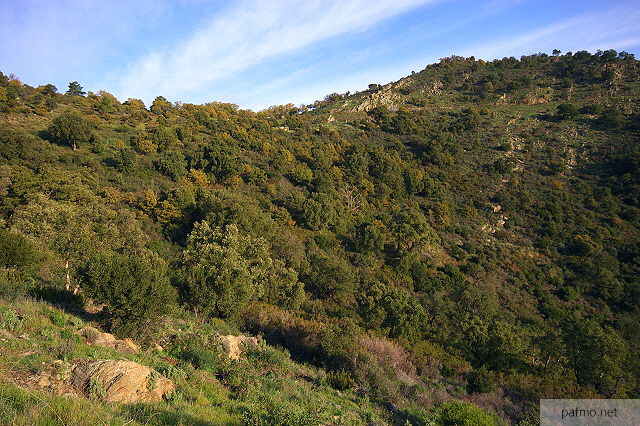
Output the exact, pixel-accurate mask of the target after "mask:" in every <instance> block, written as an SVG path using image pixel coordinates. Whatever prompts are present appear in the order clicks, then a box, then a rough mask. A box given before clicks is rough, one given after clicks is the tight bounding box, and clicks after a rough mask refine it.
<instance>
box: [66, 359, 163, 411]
mask: <svg viewBox="0 0 640 426" xmlns="http://www.w3.org/2000/svg"><path fill="white" fill-rule="evenodd" d="M94 383H98V386H100V387H101V389H100V393H101V397H102V399H103V400H104V401H105V402H123V403H137V402H158V401H162V399H163V398H164V397H166V396H168V395H170V394H172V393H173V392H174V390H175V386H174V384H173V382H172V381H171V380H169V379H167V378H166V377H163V376H161V375H160V374H159V373H157V372H156V371H154V370H152V369H150V368H149V367H146V366H144V365H141V364H138V363H137V362H133V361H126V360H118V361H116V360H108V359H100V360H80V361H77V362H76V363H75V364H74V365H73V366H72V368H71V384H72V385H73V387H74V388H75V389H76V390H77V391H79V392H82V393H83V394H85V395H87V396H94V395H90V393H92V392H95V390H92V389H91V386H95V385H94Z"/></svg>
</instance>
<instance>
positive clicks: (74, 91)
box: [67, 81, 87, 96]
mask: <svg viewBox="0 0 640 426" xmlns="http://www.w3.org/2000/svg"><path fill="white" fill-rule="evenodd" d="M86 94H87V92H83V91H82V86H80V83H78V82H77V81H72V82H71V83H69V90H67V95H72V96H84V95H86Z"/></svg>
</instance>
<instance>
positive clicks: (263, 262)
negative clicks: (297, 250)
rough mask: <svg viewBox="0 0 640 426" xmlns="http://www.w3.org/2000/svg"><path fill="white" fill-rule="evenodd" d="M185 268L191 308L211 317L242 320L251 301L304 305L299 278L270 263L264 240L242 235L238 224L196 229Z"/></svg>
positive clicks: (203, 224)
mask: <svg viewBox="0 0 640 426" xmlns="http://www.w3.org/2000/svg"><path fill="white" fill-rule="evenodd" d="M181 267H182V271H183V273H184V277H185V281H186V286H187V291H188V297H189V301H190V303H191V304H192V305H193V306H194V307H196V308H197V309H199V310H201V311H202V312H204V313H206V314H207V315H212V316H221V317H224V318H237V317H238V316H239V315H240V314H241V313H242V312H243V311H244V309H245V307H246V306H247V305H248V304H249V302H251V301H259V300H267V301H270V302H272V303H281V304H286V303H287V302H290V301H293V302H295V303H296V304H299V302H300V297H301V291H302V288H301V286H300V285H299V284H298V281H297V276H296V274H295V272H293V271H292V270H289V269H288V268H286V267H285V266H284V264H282V262H279V261H275V262H274V260H273V259H271V257H270V256H269V252H268V247H267V243H266V241H265V240H264V239H262V238H252V237H250V236H248V235H244V234H242V233H240V231H239V230H238V227H237V226H236V225H235V224H231V225H228V226H226V227H225V228H220V227H215V228H212V227H211V226H210V225H209V223H208V222H206V221H202V222H199V223H196V224H195V226H194V228H193V231H192V232H191V233H190V234H189V237H188V239H187V247H186V249H185V250H184V251H183V253H182V260H181Z"/></svg>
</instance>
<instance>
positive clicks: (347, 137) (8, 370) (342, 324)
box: [0, 50, 640, 425]
mask: <svg viewBox="0 0 640 426" xmlns="http://www.w3.org/2000/svg"><path fill="white" fill-rule="evenodd" d="M70 77H71V78H73V76H70ZM62 92H64V93H62ZM639 100H640V64H639V62H638V61H637V60H636V59H635V58H634V56H633V55H632V54H629V53H626V52H616V51H614V50H606V51H598V52H596V53H595V54H591V53H589V52H586V51H579V52H575V53H572V52H568V53H561V52H559V51H554V52H553V53H552V54H549V55H548V54H545V53H537V54H533V55H529V56H523V57H521V58H520V59H516V58H513V57H511V58H503V59H498V60H494V61H490V62H486V61H483V60H476V59H475V58H473V57H469V58H464V57H459V56H451V57H447V58H442V59H440V61H439V62H437V63H434V64H431V65H428V66H427V67H426V68H425V69H423V70H421V71H419V72H413V73H411V74H410V75H408V76H407V77H404V78H402V79H400V80H398V81H396V82H391V83H388V84H380V83H372V84H370V85H369V88H368V89H367V90H364V91H362V92H356V93H348V92H347V93H343V94H339V93H333V94H329V95H327V96H326V97H325V98H324V99H322V100H318V101H316V102H315V103H313V104H310V105H300V106H295V105H292V104H288V105H279V106H273V107H270V108H267V109H265V110H262V111H259V112H254V111H251V110H243V109H240V108H239V107H238V106H236V105H233V104H226V103H219V102H211V103H207V104H204V105H193V104H188V103H181V102H171V101H169V100H167V99H165V98H164V97H163V96H158V97H157V98H156V99H155V100H154V101H153V103H152V104H151V105H149V106H147V105H145V104H144V103H143V102H142V101H141V100H138V99H128V100H127V101H125V102H120V101H119V100H118V99H116V98H115V97H114V96H113V95H111V94H109V93H107V92H104V91H99V92H97V93H93V92H87V93H85V92H84V91H83V88H82V86H81V83H78V82H72V83H70V84H69V87H68V90H66V91H65V90H61V91H59V90H58V88H56V87H55V86H53V85H51V84H44V85H41V86H38V87H31V86H29V85H28V84H26V83H23V82H21V81H20V79H19V78H18V77H17V76H14V75H13V74H9V75H5V74H2V73H0V329H2V330H5V331H4V332H3V331H2V330H0V332H3V333H5V334H6V333H9V334H11V336H19V335H21V334H22V333H25V335H29V336H31V337H30V338H31V339H32V340H33V341H31V342H29V344H30V345H32V346H33V345H35V346H33V347H32V346H28V347H29V348H31V349H30V351H35V352H36V353H35V354H34V355H31V356H19V354H20V353H25V351H26V350H27V349H26V348H27V346H25V345H26V344H27V343H26V341H27V339H22V340H19V339H17V338H16V339H15V340H11V339H9V338H7V339H9V340H8V341H9V343H7V341H5V339H2V340H3V342H1V343H0V352H1V353H2V356H3V357H4V358H5V360H4V361H3V360H1V359H0V383H3V385H6V386H3V387H4V389H3V390H0V395H2V398H1V399H2V400H4V401H8V402H0V418H1V417H3V416H5V418H15V419H23V420H22V421H23V422H24V424H27V423H28V421H27V420H28V419H29V416H30V415H33V414H29V413H30V412H31V413H33V410H35V408H34V406H36V405H37V402H38V400H39V399H41V398H45V400H46V401H48V405H50V406H52V407H57V408H58V409H57V411H58V412H57V413H55V415H54V414H51V413H50V412H48V411H47V410H44V411H42V412H40V411H38V412H37V413H38V414H37V415H38V416H42V417H41V420H42V421H43V422H45V420H46V419H49V417H47V416H52V417H51V418H50V420H51V423H50V424H57V423H56V422H57V421H59V422H60V423H61V424H65V423H67V424H68V423H69V422H71V423H73V421H74V420H73V419H74V418H73V417H69V418H67V419H66V421H63V420H61V418H60V417H59V416H65V415H68V416H72V415H74V414H73V413H74V410H79V411H78V412H80V411H82V410H85V411H84V412H86V410H95V412H97V413H101V414H100V416H102V417H101V418H108V419H110V420H109V421H110V422H111V423H112V424H122V423H124V422H129V421H131V422H134V421H135V422H139V424H144V423H146V422H148V421H150V419H153V420H151V421H152V423H155V422H160V423H165V424H177V423H181V424H243V423H244V424H400V425H406V424H412V425H427V424H443V425H462V424H465V425H466V424H469V425H471V424H474V425H475V424H486V425H493V424H520V425H534V424H538V409H539V408H538V406H539V400H540V399H542V398H640V327H639V325H640V144H639V142H640V139H639V136H640V104H639ZM81 323H82V324H84V323H90V324H93V325H94V326H96V327H99V328H101V329H103V330H106V331H109V332H110V333H113V334H114V335H116V336H118V337H119V338H131V339H133V340H135V341H136V342H138V343H139V344H140V345H141V347H142V348H143V351H142V353H141V355H139V357H138V358H136V359H137V360H138V361H140V362H142V361H144V362H142V363H146V364H148V365H150V366H152V367H154V368H155V369H156V370H158V371H159V372H160V373H161V374H162V375H164V376H167V377H169V378H172V380H173V381H174V382H175V383H176V389H177V390H176V395H177V397H173V398H171V399H168V400H166V401H163V402H161V403H157V404H156V405H153V404H150V405H145V404H141V405H137V406H131V407H129V408H126V407H125V408H122V407H120V406H115V405H103V404H100V401H99V398H98V399H96V398H93V399H92V398H89V399H87V400H86V401H84V402H82V401H80V402H78V401H76V402H68V401H67V400H65V399H64V398H62V397H58V396H52V395H48V394H47V393H46V392H42V391H39V392H40V393H38V392H37V391H34V390H33V388H29V387H28V386H23V385H22V384H21V383H22V382H21V380H20V379H19V377H25V376H28V375H29V374H36V373H37V371H38V369H39V368H42V367H40V366H41V365H43V364H45V362H50V361H52V360H56V359H60V360H63V361H66V360H72V359H76V358H80V357H89V358H92V357H96V358H100V357H106V356H107V355H106V354H105V353H102V352H91V351H89V352H87V351H88V349H87V348H86V347H85V346H83V344H82V342H81V341H79V340H78V337H77V336H76V334H75V333H76V331H77V329H78V328H79V326H80V324H81ZM214 333H223V334H229V333H231V334H238V333H244V334H247V335H253V336H260V338H261V339H263V340H264V343H263V349H262V350H261V351H254V352H250V353H249V354H248V355H247V357H246V359H243V360H240V361H238V362H226V361H225V362H223V361H221V360H220V357H219V356H218V355H217V352H216V351H217V349H216V348H215V345H213V344H212V341H211V339H212V336H213V334H214ZM0 336H4V334H1V333H0ZM157 345H161V347H162V348H163V349H162V353H159V352H158V351H157V350H155V351H154V349H153V348H154V347H156V346H157ZM33 348H36V349H33ZM110 356H115V355H113V354H111V355H110ZM9 360H13V361H12V362H9ZM33 392H35V393H33ZM33 395H36V396H33ZM38 395H40V396H38ZM65 401H67V402H65ZM327 401H331V402H327ZM65 404H67V405H65ZM68 404H72V405H73V404H76V405H73V407H75V408H74V409H68V410H67V409H65V408H62V407H67V408H68ZM78 404H79V405H78ZM349 404H351V405H349ZM88 407H92V408H88ZM30 410H31V411H30ZM55 411H56V410H53V412H55ZM65 411H66V412H67V413H66V414H65V413H64V412H65ZM76 414H77V415H79V414H78V413H76ZM20 416H23V417H20ZM215 419H218V420H215ZM76 420H78V419H76ZM90 423H91V422H90V421H88V423H87V424H90ZM17 424H23V423H20V420H18V421H17ZM133 424H138V423H133Z"/></svg>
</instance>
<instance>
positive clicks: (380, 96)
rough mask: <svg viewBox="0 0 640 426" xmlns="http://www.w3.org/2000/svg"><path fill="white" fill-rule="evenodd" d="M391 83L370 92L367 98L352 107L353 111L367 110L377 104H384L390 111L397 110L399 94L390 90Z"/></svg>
mask: <svg viewBox="0 0 640 426" xmlns="http://www.w3.org/2000/svg"><path fill="white" fill-rule="evenodd" d="M391 87H392V85H391V84H387V85H386V86H383V88H382V89H381V90H379V91H377V92H374V93H371V94H370V95H369V97H368V98H367V99H365V100H364V101H363V102H362V103H361V104H360V105H357V106H356V107H355V108H353V109H352V112H355V111H364V112H366V111H369V110H371V109H373V108H375V107H377V106H380V105H382V106H386V107H387V108H389V110H391V111H395V110H397V109H398V108H397V106H396V105H397V103H399V102H400V100H401V96H400V95H399V94H398V93H395V92H392V91H391V90H390V88H391Z"/></svg>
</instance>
